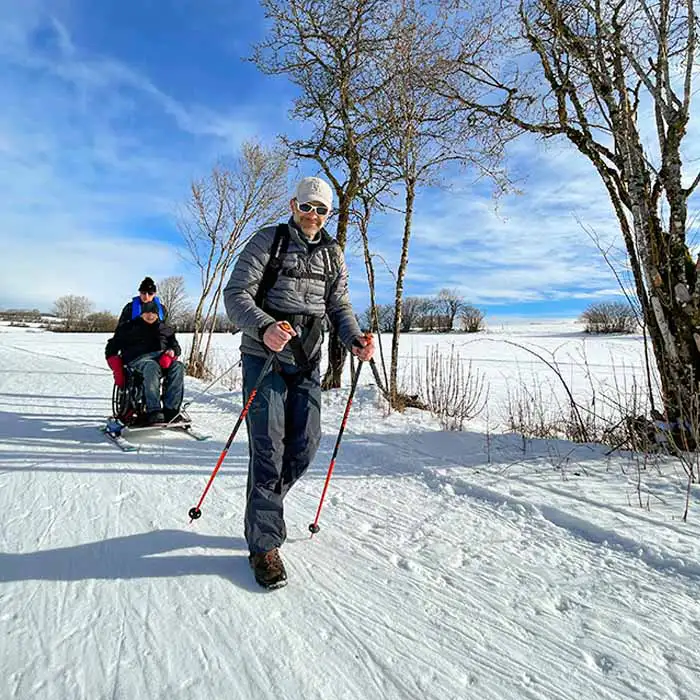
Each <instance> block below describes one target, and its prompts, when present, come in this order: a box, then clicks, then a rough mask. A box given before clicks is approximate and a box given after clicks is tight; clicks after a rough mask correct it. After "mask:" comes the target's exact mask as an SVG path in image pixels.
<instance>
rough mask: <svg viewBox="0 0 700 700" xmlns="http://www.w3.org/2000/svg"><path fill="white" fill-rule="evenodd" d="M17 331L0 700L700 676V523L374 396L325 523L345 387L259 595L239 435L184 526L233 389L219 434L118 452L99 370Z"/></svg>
mask: <svg viewBox="0 0 700 700" xmlns="http://www.w3.org/2000/svg"><path fill="white" fill-rule="evenodd" d="M4 340H5V338H4V337H3V336H2V335H0V352H1V353H2V369H1V370H0V419H1V420H2V423H0V425H3V426H5V427H6V428H7V429H4V430H2V432H1V433H0V434H1V435H2V437H0V497H1V499H2V500H1V501H0V502H1V504H2V509H3V514H4V521H3V525H4V527H3V530H2V533H1V534H0V541H1V542H2V551H1V552H0V636H1V637H2V639H4V640H6V642H7V641H8V640H9V641H11V643H9V644H8V643H6V644H5V645H4V649H3V651H2V653H1V654H0V669H2V670H3V675H4V677H5V678H6V679H7V680H6V682H5V684H4V688H3V687H0V698H2V700H4V698H5V697H7V698H8V700H9V698H13V699H15V698H20V699H23V698H50V699H51V700H54V699H55V700H58V699H61V700H62V699H64V698H71V699H73V698H75V699H77V698H86V699H90V700H93V699H94V698H111V699H112V700H117V699H119V698H125V699H126V698H129V699H132V698H163V699H165V698H188V699H189V698H212V697H215V698H218V697H231V698H251V699H255V700H258V699H262V700H264V699H265V698H278V697H284V698H299V699H302V698H303V699H304V700H307V699H311V698H318V699H327V698H338V699H341V698H342V699H348V700H350V699H352V700H356V699H357V698H370V699H374V698H376V699H377V700H380V699H385V698H386V699H393V698H396V699H399V698H401V699H403V698H421V699H425V698H435V699H436V700H437V699H440V700H444V699H447V698H454V699H462V698H479V699H483V698H493V699H494V700H502V699H504V698H526V699H530V698H531V699H533V700H534V699H536V700H559V699H561V700H570V699H571V698H575V697H580V698H585V699H587V700H588V699H589V698H591V699H592V698H601V699H603V698H605V699H608V698H609V699H622V698H649V699H650V700H659V699H666V698H668V699H669V700H670V699H674V700H690V699H691V698H694V697H697V696H698V689H699V688H700V657H699V655H698V651H697V649H698V647H697V639H698V637H699V636H700V613H699V612H698V611H699V610H700V606H699V603H700V553H699V551H700V550H699V549H698V547H697V546H695V544H694V543H697V542H698V539H699V538H698V534H699V531H698V528H697V526H693V525H683V524H680V523H670V522H663V521H659V518H658V517H654V516H650V515H647V514H645V513H644V512H642V511H641V510H639V509H637V510H635V509H634V508H625V507H622V506H609V505H606V504H605V503H604V502H603V501H602V499H596V498H592V497H589V496H586V495H583V494H581V493H578V492H576V491H575V490H572V488H564V487H563V486H555V485H553V484H552V483H551V482H548V481H547V480H546V479H540V477H538V476H532V475H523V474H519V473H518V474H513V475H510V476H508V477H502V476H494V472H493V471H489V470H488V467H487V464H486V459H485V458H484V459H482V456H479V455H462V457H465V456H466V457H467V458H468V461H466V463H465V459H462V458H459V452H458V447H457V448H456V447H455V446H458V445H459V443H460V440H462V439H463V436H460V435H459V434H457V435H445V434H442V435H439V436H437V437H436V441H435V442H431V441H430V440H429V437H430V433H429V432H424V433H417V434H416V433H413V434H409V433H400V434H391V433H384V434H382V435H379V434H375V433H374V432H370V430H371V426H372V425H374V424H376V425H380V424H381V416H380V414H379V413H377V415H376V417H374V418H367V419H366V422H365V423H362V422H361V420H360V417H361V415H362V414H363V411H364V410H369V409H368V407H367V406H366V405H365V404H363V402H362V401H360V402H358V403H359V404H360V407H359V408H358V407H356V408H354V409H353V410H354V411H355V410H358V411H360V414H359V415H358V414H351V421H350V425H349V427H348V431H347V432H346V436H345V438H344V443H343V445H342V446H341V451H340V454H339V458H338V464H337V466H336V472H335V475H334V478H333V480H332V481H331V486H330V489H329V493H328V496H327V500H326V503H325V505H324V510H323V512H322V515H321V520H320V523H321V532H320V533H319V534H318V535H316V536H315V537H314V538H313V539H310V538H309V533H308V530H307V525H308V523H309V522H310V520H311V518H312V516H313V514H314V513H315V510H316V507H317V505H318V498H319V496H320V492H321V488H322V485H323V479H324V477H325V470H326V468H327V466H328V459H329V458H330V454H331V452H332V449H333V444H334V441H335V431H337V425H338V423H339V419H340V416H341V415H342V408H343V404H344V397H345V396H346V393H344V392H343V391H341V392H338V393H337V394H336V395H335V396H330V397H327V398H325V399H324V402H325V415H324V425H325V426H326V430H325V432H326V435H325V437H324V440H323V443H322V449H321V451H320V453H319V457H318V458H317V460H316V463H315V464H314V466H313V467H312V469H311V470H310V472H309V474H308V475H307V476H305V477H304V479H303V480H302V481H301V482H300V484H299V485H298V486H297V487H296V488H295V489H294V490H293V491H292V493H291V494H290V497H289V498H288V501H287V519H288V527H289V539H288V542H287V544H286V545H285V547H284V550H283V554H284V557H285V561H286V564H287V567H288V570H289V576H290V583H289V585H288V586H287V587H286V588H284V589H281V590H279V591H276V592H274V593H266V592H264V591H262V590H261V589H259V588H258V587H257V586H256V585H255V583H254V582H253V580H252V576H251V574H250V571H249V569H248V564H247V558H246V554H247V552H246V547H245V542H244V541H243V540H242V537H241V522H240V521H241V517H242V504H243V493H244V489H245V478H246V474H245V471H246V463H247V446H246V445H245V435H244V434H241V435H239V436H238V438H237V439H236V442H235V443H234V445H233V446H232V448H231V451H230V453H229V456H228V457H227V460H226V462H225V463H224V466H223V467H222V470H221V472H220V474H219V475H218V476H217V480H216V481H215V482H214V486H213V487H212V490H211V491H210V492H209V495H208V497H207V500H206V501H205V503H204V505H203V508H202V510H203V517H202V519H201V520H199V521H196V522H195V523H193V524H192V525H191V526H188V524H187V523H188V520H187V517H186V513H187V510H188V509H189V508H190V507H191V506H192V505H193V504H194V503H195V502H196V500H197V499H198V497H199V495H200V494H201V491H202V489H203V487H204V485H205V483H206V479H207V478H208V476H209V474H210V473H211V470H212V468H213V466H214V463H215V461H216V458H217V456H218V454H219V452H220V450H221V449H222V447H223V443H224V441H225V439H226V437H227V436H228V432H229V430H230V427H231V425H232V422H233V420H234V419H235V411H237V410H240V401H239V398H238V397H237V398H236V401H237V403H235V404H234V406H233V410H231V411H228V412H226V411H224V410H222V408H221V407H220V404H221V403H222V401H217V402H216V403H215V404H212V402H211V401H209V398H210V397H207V396H204V397H201V400H200V401H197V402H195V404H193V406H192V408H191V412H192V414H193V415H194V416H195V419H196V421H197V425H198V427H201V428H202V429H203V430H206V431H207V432H210V433H212V434H213V435H214V439H213V440H212V442H210V443H194V442H193V441H191V439H189V438H187V437H186V436H176V435H168V436H165V437H158V436H149V437H146V436H144V437H141V436H140V437H138V438H135V441H138V443H139V444H140V445H142V447H143V449H142V450H141V451H140V452H138V453H132V454H128V455H123V454H121V453H118V451H117V448H116V447H114V446H113V445H111V444H109V443H108V442H107V441H106V440H104V438H103V437H102V436H101V435H100V434H99V433H98V432H97V431H96V429H95V428H96V425H97V423H98V421H99V418H100V416H106V415H107V413H108V412H109V393H110V391H111V383H110V378H109V375H108V374H107V373H104V374H102V373H100V375H99V376H96V375H97V373H95V372H93V371H91V367H92V366H91V365H88V364H87V363H85V365H84V366H82V367H81V366H79V365H76V364H75V363H73V362H72V355H70V356H69V357H67V358H65V359H64V358H60V357H57V356H56V355H55V354H54V355H53V356H48V355H44V357H43V359H42V366H41V372H38V373H36V374H31V375H25V374H24V373H23V370H24V369H26V368H27V367H29V368H30V369H31V368H32V365H29V366H28V365H27V356H28V355H29V356H31V353H28V352H24V351H23V350H24V349H22V348H19V349H17V348H14V347H8V345H9V343H8V344H4ZM68 359H70V360H71V362H70V363H69V362H68V361H67V360H68ZM78 375H79V376H78ZM194 387H195V390H194V393H196V392H197V391H199V385H198V384H195V385H194ZM190 388H191V387H190ZM188 393H189V391H188ZM78 397H80V398H78ZM353 418H355V419H356V421H355V423H353ZM354 425H355V426H356V427H353V426H354ZM243 432H244V431H243ZM438 442H439V444H440V445H441V446H442V448H443V449H435V450H433V449H431V447H432V446H436V443H438ZM463 444H464V445H466V444H467V443H463ZM468 444H469V445H470V446H471V445H473V444H474V443H473V442H469V443H468ZM450 451H452V452H451V453H450ZM502 456H503V457H504V462H505V463H509V462H511V461H513V458H514V456H513V454H508V455H502ZM540 457H541V461H542V464H544V463H545V462H546V455H545V456H544V457H542V455H540ZM515 458H516V459H517V455H516V456H515ZM550 468H551V467H550ZM650 528H653V529H650ZM650 533H654V535H657V534H659V533H661V534H659V539H658V541H654V540H650V539H649V535H650ZM5 693H7V695H5Z"/></svg>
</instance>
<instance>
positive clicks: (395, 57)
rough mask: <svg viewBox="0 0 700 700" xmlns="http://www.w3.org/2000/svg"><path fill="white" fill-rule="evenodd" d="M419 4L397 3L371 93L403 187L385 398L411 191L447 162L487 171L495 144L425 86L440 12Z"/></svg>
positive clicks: (390, 166) (398, 323)
mask: <svg viewBox="0 0 700 700" xmlns="http://www.w3.org/2000/svg"><path fill="white" fill-rule="evenodd" d="M422 10H423V3H420V2H417V0H401V2H400V3H397V9H396V12H395V15H394V16H393V18H392V24H391V27H390V29H389V30H388V31H387V35H388V36H390V37H391V43H390V49H389V50H387V51H386V52H385V54H384V60H383V62H382V64H381V65H380V66H379V69H380V70H381V71H382V74H383V75H384V76H386V78H387V80H386V81H382V80H380V81H379V82H380V83H381V84H382V85H383V86H384V88H383V89H382V90H381V91H380V92H377V93H376V94H375V97H374V100H373V108H374V110H375V112H374V118H375V119H376V120H378V121H379V122H380V123H381V124H382V125H383V128H384V132H385V145H386V148H385V151H384V157H385V161H384V165H385V170H386V178H387V179H389V180H391V181H393V182H397V183H400V185H401V186H402V189H403V215H404V222H403V236H402V241H401V254H400V258H399V263H398V266H397V269H396V277H395V281H396V284H395V297H394V330H393V337H392V348H391V366H390V373H389V384H390V393H391V396H392V402H393V401H394V400H396V402H397V404H398V405H404V403H405V402H404V401H403V400H399V397H398V383H397V371H398V356H399V338H400V333H401V329H402V326H403V324H402V314H403V292H404V283H405V280H406V272H407V267H408V259H409V246H410V240H411V235H412V225H413V213H414V207H415V201H416V194H417V190H418V187H419V185H421V184H436V182H437V181H438V177H439V174H440V172H441V171H442V170H443V169H444V168H445V167H446V166H447V165H448V164H450V163H453V164H456V165H459V166H473V167H475V168H477V169H479V170H480V171H484V172H495V170H496V164H497V163H498V160H499V158H500V150H499V149H498V148H496V149H495V150H488V149H486V148H483V147H482V144H481V143H479V142H478V139H476V135H477V128H478V124H476V123H474V124H472V123H468V122H465V121H462V120H459V119H457V118H456V116H457V111H458V108H457V107H456V106H455V104H454V102H453V101H452V100H450V99H445V98H443V97H442V96H441V95H439V94H436V92H435V91H434V90H433V89H432V85H433V81H434V79H435V76H434V75H432V72H431V71H432V70H435V66H436V65H437V63H436V53H439V52H440V51H441V50H442V44H441V40H442V37H443V36H444V33H445V31H446V26H445V24H444V21H445V18H444V17H441V16H439V15H434V14H433V13H431V12H430V10H429V9H428V10H426V11H425V12H422Z"/></svg>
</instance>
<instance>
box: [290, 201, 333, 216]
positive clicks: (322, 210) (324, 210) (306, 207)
mask: <svg viewBox="0 0 700 700" xmlns="http://www.w3.org/2000/svg"><path fill="white" fill-rule="evenodd" d="M297 206H298V207H299V211H303V212H304V214H308V213H309V212H310V211H315V212H316V213H317V214H318V215H319V216H325V215H326V214H328V212H329V209H328V207H324V206H323V204H319V205H318V206H317V207H315V206H314V205H313V204H309V203H308V202H304V204H297Z"/></svg>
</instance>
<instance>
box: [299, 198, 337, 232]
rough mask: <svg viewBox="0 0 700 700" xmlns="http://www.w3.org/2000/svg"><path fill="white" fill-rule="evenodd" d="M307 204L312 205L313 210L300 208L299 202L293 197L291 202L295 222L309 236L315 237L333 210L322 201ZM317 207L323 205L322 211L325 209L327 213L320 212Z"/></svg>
mask: <svg viewBox="0 0 700 700" xmlns="http://www.w3.org/2000/svg"><path fill="white" fill-rule="evenodd" d="M307 204H310V205H311V210H310V211H308V212H306V211H302V210H301V209H300V208H299V202H297V200H296V199H292V200H290V202H289V205H290V207H291V209H292V216H293V217H294V223H295V224H296V225H297V226H298V227H299V228H300V229H301V230H302V231H303V232H304V235H305V236H306V237H307V238H309V239H313V238H315V237H316V234H317V233H318V232H319V231H320V230H321V229H322V228H323V225H324V224H325V223H326V221H327V220H328V217H329V216H330V213H331V212H330V210H329V209H328V207H326V205H325V204H323V203H321V202H307ZM316 207H321V211H324V210H325V212H326V213H325V214H319V213H318V211H316ZM304 208H306V207H304Z"/></svg>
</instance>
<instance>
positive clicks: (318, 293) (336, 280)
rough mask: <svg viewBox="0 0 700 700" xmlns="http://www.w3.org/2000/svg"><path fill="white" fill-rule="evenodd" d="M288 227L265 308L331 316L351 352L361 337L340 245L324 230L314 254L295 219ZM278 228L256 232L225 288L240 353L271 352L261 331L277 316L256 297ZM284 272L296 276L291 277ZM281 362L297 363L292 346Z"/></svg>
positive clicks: (318, 345)
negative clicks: (238, 332)
mask: <svg viewBox="0 0 700 700" xmlns="http://www.w3.org/2000/svg"><path fill="white" fill-rule="evenodd" d="M287 225H288V226H289V234H290V239H289V246H288V248H287V252H286V254H285V255H284V256H283V257H282V268H281V270H280V274H279V276H278V277H277V281H276V282H275V284H274V285H273V287H272V288H271V289H270V291H269V292H268V294H267V299H266V302H265V308H269V309H271V310H274V311H275V312H279V313H283V314H303V315H305V316H316V317H319V318H323V317H324V316H327V317H328V319H329V320H330V322H331V323H332V324H333V325H334V327H335V328H336V330H337V331H338V335H339V337H340V340H341V342H342V343H343V344H344V345H345V346H346V347H347V348H350V346H351V345H352V342H353V340H355V338H357V337H359V336H361V335H362V333H361V331H360V327H359V325H358V323H357V320H356V319H355V315H354V314H353V311H352V307H351V305H350V297H349V295H348V270H347V266H346V264H345V259H344V257H343V252H342V250H341V248H340V246H339V245H338V243H337V242H336V241H335V240H334V239H332V238H331V237H330V236H329V235H328V233H327V232H326V231H325V229H322V230H321V242H320V243H319V244H318V245H316V246H315V247H313V249H312V251H311V252H309V249H308V246H307V245H306V243H304V241H303V240H302V239H301V236H303V234H302V233H300V232H299V231H298V230H297V228H296V227H295V226H294V225H293V220H292V219H290V220H289V223H288V224H287ZM276 228H277V227H276V226H268V227H266V228H263V229H260V231H258V232H257V233H255V234H253V236H252V237H251V239H250V240H249V241H248V243H247V244H246V247H245V248H244V249H243V252H242V253H241V254H240V255H239V257H238V260H237V261H236V264H235V266H234V268H233V272H232V273H231V277H230V279H229V281H228V283H227V285H226V287H225V288H224V304H225V305H226V312H227V313H228V316H229V318H230V319H231V321H232V322H233V323H234V324H235V325H236V326H238V327H239V328H240V329H241V331H242V333H243V337H242V339H241V352H244V353H248V354H250V355H257V356H262V357H265V356H266V355H268V353H269V351H268V350H267V348H266V347H265V346H264V345H263V343H262V340H261V332H262V331H263V330H264V329H265V328H267V326H269V325H270V324H271V323H274V322H275V318H274V317H273V316H271V315H270V314H269V313H267V312H266V311H264V310H263V309H262V308H260V307H258V306H256V304H255V295H256V294H257V291H258V287H259V285H260V282H261V280H262V276H263V272H264V270H265V267H266V266H267V263H268V261H269V260H270V255H271V248H272V244H273V242H274V238H275V230H276ZM285 271H291V272H292V274H291V275H286V274H285ZM305 275H307V276H305ZM314 276H315V277H314ZM320 277H322V278H323V281H322V280H321V279H320ZM295 330H296V331H297V333H299V334H300V336H301V340H302V342H303V340H304V335H303V332H304V330H303V329H302V327H301V325H296V324H295ZM322 342H323V339H322V338H319V339H318V342H317V343H316V346H315V348H314V349H313V350H311V351H309V352H308V354H309V357H313V356H314V354H316V352H318V351H320V347H321V344H322ZM279 359H280V361H281V362H288V363H290V364H295V362H294V355H293V354H292V351H291V350H290V347H289V344H288V345H287V346H286V347H285V349H284V350H283V351H282V352H281V353H279Z"/></svg>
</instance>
